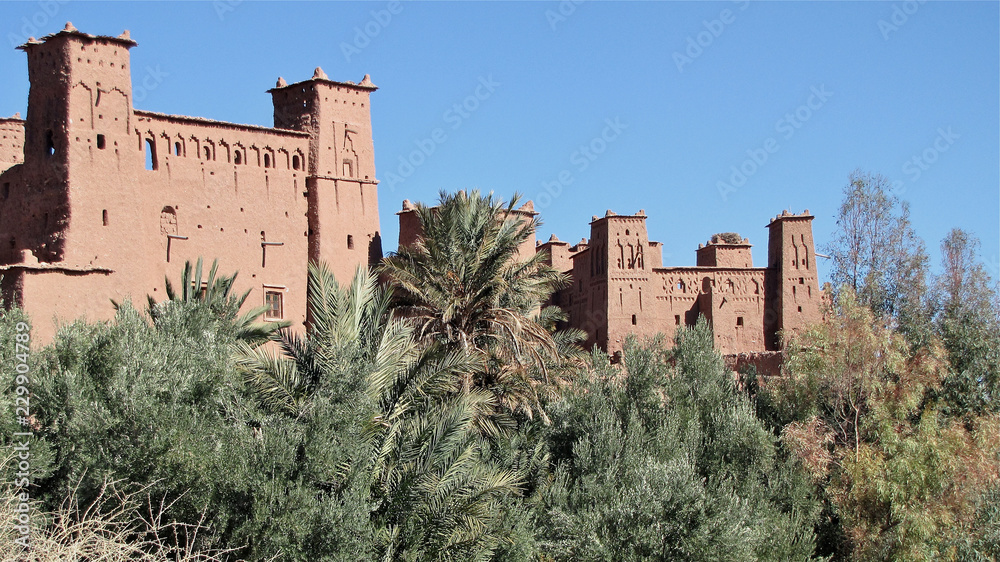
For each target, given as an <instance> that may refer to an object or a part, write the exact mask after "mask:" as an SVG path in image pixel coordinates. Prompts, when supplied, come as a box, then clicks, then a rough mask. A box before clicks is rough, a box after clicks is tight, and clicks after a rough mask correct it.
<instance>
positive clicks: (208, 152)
mask: <svg viewBox="0 0 1000 562" xmlns="http://www.w3.org/2000/svg"><path fill="white" fill-rule="evenodd" d="M211 159H212V149H211V148H209V147H207V146H206V147H205V160H211Z"/></svg>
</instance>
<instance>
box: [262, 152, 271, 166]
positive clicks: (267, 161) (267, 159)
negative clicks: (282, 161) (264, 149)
mask: <svg viewBox="0 0 1000 562" xmlns="http://www.w3.org/2000/svg"><path fill="white" fill-rule="evenodd" d="M264 167H265V168H270V167H271V155H270V154H265V155H264Z"/></svg>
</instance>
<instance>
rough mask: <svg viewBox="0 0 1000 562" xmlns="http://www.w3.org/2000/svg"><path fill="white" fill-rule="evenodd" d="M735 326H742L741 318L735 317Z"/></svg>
mask: <svg viewBox="0 0 1000 562" xmlns="http://www.w3.org/2000/svg"><path fill="white" fill-rule="evenodd" d="M736 325H737V326H742V325H743V317H742V316H737V317H736Z"/></svg>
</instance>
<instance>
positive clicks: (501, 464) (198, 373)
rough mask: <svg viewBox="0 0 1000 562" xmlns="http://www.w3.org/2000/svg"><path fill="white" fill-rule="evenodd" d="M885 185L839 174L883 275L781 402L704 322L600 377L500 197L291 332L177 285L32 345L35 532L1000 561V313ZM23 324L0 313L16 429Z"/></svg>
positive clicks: (436, 221) (800, 370)
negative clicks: (565, 326) (162, 297)
mask: <svg viewBox="0 0 1000 562" xmlns="http://www.w3.org/2000/svg"><path fill="white" fill-rule="evenodd" d="M876 179H877V178H876ZM880 185H881V184H880V183H879V181H872V177H869V176H857V177H854V178H852V184H851V186H849V189H848V190H847V192H846V193H845V195H846V197H847V199H848V201H847V202H846V203H845V207H844V210H845V213H847V214H846V215H845V217H846V216H849V215H850V216H853V215H851V213H854V214H857V213H856V212H855V211H857V210H859V209H860V210H866V211H865V213H868V214H867V215H864V213H862V215H861V216H876V217H881V218H882V219H885V221H884V222H885V225H888V226H886V228H887V229H888V230H887V232H893V233H895V234H894V235H893V237H890V241H889V246H887V247H885V248H883V247H882V246H879V248H882V249H875V250H873V249H872V247H869V246H865V244H870V243H871V242H872V241H873V240H874V238H867V239H865V238H864V236H866V234H865V233H856V232H852V231H851V229H850V227H849V225H850V224H855V225H863V224H865V223H864V221H860V220H858V217H854V218H853V219H852V221H853V222H851V221H845V222H842V224H841V226H842V231H841V234H842V235H843V238H842V240H855V241H857V240H858V236H860V237H861V239H862V240H867V242H864V241H862V242H859V244H861V246H858V247H861V248H865V249H864V252H873V251H874V252H875V253H876V254H879V256H878V257H884V256H882V255H881V252H883V251H889V252H890V254H887V255H889V256H890V257H891V259H883V260H881V261H878V260H876V261H872V260H867V259H866V258H864V257H862V256H861V254H860V253H857V252H855V253H854V254H852V253H851V252H844V253H843V254H841V255H842V256H846V257H847V258H850V256H852V255H854V256H855V258H857V259H859V260H861V262H863V263H857V264H853V265H851V264H852V262H851V261H850V259H847V260H846V261H843V260H842V261H841V262H838V264H839V265H836V264H835V268H840V267H842V266H846V265H851V266H852V267H854V266H857V267H858V268H859V269H857V270H856V271H854V272H853V273H851V274H850V276H849V278H850V279H851V282H850V283H848V284H845V285H842V286H840V287H839V288H838V289H837V291H836V295H835V297H834V298H833V299H832V301H831V310H829V311H828V312H829V313H828V315H827V316H828V318H829V321H828V322H826V323H825V324H823V325H820V326H815V327H813V328H812V329H810V330H808V331H807V332H805V333H803V334H800V335H799V336H798V337H796V338H794V339H791V340H790V341H788V342H787V361H786V363H785V371H786V372H785V373H783V374H782V376H780V377H772V378H769V379H766V380H765V379H762V378H758V377H757V376H756V375H755V374H753V373H743V374H742V376H740V377H736V376H734V373H732V372H730V371H728V370H727V369H726V368H725V367H724V362H723V360H722V358H721V357H720V356H719V355H718V353H717V352H716V351H715V350H714V349H713V346H712V339H713V338H712V332H711V327H710V326H709V325H708V324H707V323H705V322H704V321H703V320H701V321H699V322H698V324H697V325H696V326H694V327H692V328H685V329H682V330H680V331H679V332H678V334H677V336H676V338H675V340H674V341H672V342H670V341H664V340H663V339H662V338H661V339H653V340H650V341H644V342H638V341H636V340H634V339H631V340H629V341H628V342H627V344H626V347H625V351H624V354H623V355H622V356H621V361H620V362H618V363H615V364H611V363H610V362H609V359H608V357H607V356H606V355H605V354H602V353H600V352H599V351H598V350H595V351H594V352H593V353H592V354H591V356H590V357H589V359H587V358H586V356H585V355H583V354H582V350H579V349H576V348H575V347H574V342H575V341H576V340H577V338H578V334H575V333H572V332H570V333H565V332H557V331H555V323H556V320H557V319H558V318H560V313H559V311H558V310H555V309H552V308H549V307H546V306H545V303H546V301H547V299H548V297H549V295H550V294H551V291H552V290H554V289H555V288H556V287H558V286H559V285H560V283H561V282H563V280H561V278H560V276H559V275H556V274H555V273H554V272H553V271H551V270H550V269H548V268H547V267H546V266H545V265H544V263H543V262H542V261H541V260H540V259H539V258H533V259H532V260H529V261H528V262H527V263H525V262H520V263H518V262H516V261H515V260H514V257H515V256H516V253H517V248H518V247H519V246H520V244H521V243H522V242H523V241H524V239H525V237H526V236H527V235H528V234H530V232H531V229H532V228H534V227H535V225H536V221H534V219H530V220H528V219H526V218H525V215H517V214H516V213H513V203H509V204H505V203H502V202H500V201H498V200H495V199H494V198H493V197H492V196H491V195H486V196H484V195H480V194H478V193H475V192H473V193H472V194H468V195H467V194H464V193H460V194H458V195H455V196H447V195H443V196H442V199H441V202H440V205H439V206H438V207H436V208H426V207H420V208H419V210H418V212H419V216H420V220H421V221H422V224H423V226H424V232H425V233H426V236H425V238H424V240H423V241H422V242H421V243H420V244H418V245H417V247H415V248H413V249H411V250H404V251H401V252H400V253H399V254H397V255H395V256H392V257H390V258H388V259H387V260H386V264H385V267H384V268H383V270H382V271H381V272H379V273H378V274H376V273H369V272H367V271H365V270H359V272H358V273H357V274H356V275H355V277H354V279H353V280H351V282H350V283H343V284H341V283H338V282H337V281H336V280H335V279H334V278H333V276H332V274H331V273H330V272H329V270H327V269H326V268H325V267H323V266H322V265H313V266H311V267H310V270H309V276H310V277H309V305H310V315H311V323H310V326H309V328H308V329H307V331H306V332H305V333H295V332H291V331H287V330H278V328H279V326H277V325H274V324H271V325H266V324H260V323H257V322H256V317H257V316H258V315H259V314H260V312H261V310H260V309H254V310H251V311H249V312H244V313H243V314H240V312H239V311H240V309H241V306H242V304H243V302H244V300H245V298H246V295H245V294H243V295H236V294H234V293H232V289H233V286H234V281H235V275H231V276H226V275H219V274H218V272H217V268H216V267H215V266H213V267H212V268H211V269H210V271H209V272H208V280H207V282H206V283H204V284H203V283H202V267H201V265H200V262H199V264H197V265H194V266H192V265H190V264H189V265H188V267H186V268H185V271H184V274H183V276H182V279H181V283H180V285H179V286H177V289H176V290H175V288H174V287H173V286H172V287H171V288H170V290H169V291H168V296H169V298H168V299H167V300H166V301H165V302H162V303H153V302H150V304H149V306H148V307H147V309H146V310H144V311H140V310H137V309H135V308H134V307H133V306H132V305H131V304H130V303H127V302H126V303H122V304H121V305H120V306H119V307H118V313H117V315H116V317H115V319H114V320H113V321H111V322H107V323H100V324H86V323H83V322H76V323H73V324H70V325H67V326H64V327H63V328H62V329H61V330H60V332H59V334H58V335H57V337H56V339H55V341H54V342H53V343H52V344H51V345H49V346H47V347H45V348H39V347H38V346H33V349H32V354H31V359H30V370H31V381H30V388H31V392H32V396H31V400H32V403H31V404H32V411H33V416H32V417H31V418H30V419H29V420H27V423H28V425H29V426H30V427H31V429H32V430H33V431H34V433H35V435H36V438H35V439H34V440H33V442H32V447H31V455H32V478H33V487H32V489H31V493H32V497H33V501H34V504H33V508H34V509H35V510H36V514H37V517H36V518H35V523H36V525H39V526H40V527H44V529H40V531H39V534H38V536H40V537H52V536H56V535H57V534H58V533H57V532H56V531H58V530H59V529H64V528H69V527H72V525H74V524H75V523H80V524H81V525H82V524H84V523H85V524H86V525H87V526H89V527H88V528H93V529H98V532H97V535H99V534H100V533H101V532H103V531H100V530H101V529H113V533H111V536H105V537H104V539H102V540H103V541H104V544H105V545H106V546H107V548H112V549H113V548H116V547H115V545H121V544H125V543H127V544H131V545H133V546H134V548H138V549H140V550H143V549H144V550H145V551H146V553H147V555H148V556H146V557H145V558H143V559H148V560H160V559H164V560H165V559H174V558H181V557H183V556H188V555H189V554H190V553H191V552H197V551H202V552H207V550H212V551H213V556H215V558H218V559H224V560H233V561H235V560H240V559H243V560H291V561H303V562H304V561H326V560H386V561H390V560H414V561H415V560H498V561H499V560H504V561H507V560H512V561H521V560H523V561H529V560H552V561H554V560H566V561H570V560H572V561H576V560H748V561H749V560H807V559H808V560H811V559H835V560H847V559H857V560H938V559H944V560H974V561H979V560H982V561H985V560H991V559H996V558H997V556H1000V508H998V505H1000V477H998V472H1000V414H998V410H1000V408H998V403H997V391H998V386H997V385H998V384H1000V383H998V378H1000V377H998V373H1000V368H998V365H1000V355H998V354H1000V351H998V350H1000V320H998V318H1000V315H998V311H1000V306H998V303H997V294H996V290H995V289H994V288H993V286H991V281H990V279H989V277H988V276H987V275H986V273H985V271H984V270H983V267H982V265H981V263H980V262H979V260H978V256H977V255H976V242H975V240H974V238H972V237H970V236H969V235H968V234H966V233H964V232H962V231H957V230H956V231H954V232H952V233H951V234H950V235H949V237H948V238H947V239H946V241H945V242H944V244H943V249H944V252H943V253H944V255H945V263H944V267H943V273H942V274H941V275H939V276H933V275H931V274H930V273H929V271H928V270H927V268H926V263H925V262H926V259H925V258H924V257H922V256H923V254H922V246H921V243H920V242H919V239H916V238H915V235H914V234H913V233H912V231H910V230H909V229H908V224H907V222H906V220H905V207H903V208H902V212H899V207H898V206H897V205H898V203H897V202H895V201H894V200H893V199H892V198H891V197H890V196H889V195H888V194H885V193H882V194H881V195H880V194H879V193H878V190H879V189H884V185H883V186H881V187H879V186H880ZM865 198H872V199H873V200H872V201H868V200H866V199H865ZM852 209H853V211H852ZM873 209H874V210H876V211H878V212H875V214H872V213H873V212H874V211H873ZM879 213H881V214H879ZM886 213H887V214H886ZM894 213H895V214H894ZM885 217H889V218H888V219H886V218H885ZM882 219H880V220H882ZM885 225H883V226H885ZM869 234H870V233H869ZM883 242H884V241H879V242H878V243H879V244H882V243H883ZM894 244H895V245H894ZM899 245H902V246H903V247H900V246H899ZM886 248H887V249H886ZM862 253H863V252H862ZM838 271H839V273H838V275H847V270H842V271H841V270H838ZM376 275H382V276H383V278H384V279H385V280H387V281H389V282H388V283H386V284H380V283H379V282H377V280H376ZM845 279H848V277H845ZM911 281H914V282H912V283H911ZM198 287H204V290H196V289H197V288H198ZM855 287H856V288H857V290H855ZM22 321H24V322H30V319H28V318H26V317H25V316H24V314H23V313H22V312H21V311H19V310H17V309H16V308H14V309H11V310H8V311H5V312H3V313H2V317H0V346H2V347H0V360H2V361H3V363H2V374H3V380H4V383H3V385H2V386H3V388H4V390H5V392H4V393H3V394H2V395H0V408H3V409H4V410H5V411H8V412H11V411H13V408H14V403H13V397H14V393H13V390H12V389H13V384H14V383H13V380H14V378H13V372H12V365H14V361H13V357H12V355H13V353H14V350H15V347H14V339H15V335H16V333H17V332H18V330H17V329H16V326H17V323H18V322H22ZM14 421H15V420H14V418H13V417H12V416H9V415H8V416H3V417H2V418H0V430H2V431H3V432H4V437H3V438H2V439H4V441H3V443H4V444H7V443H8V441H6V440H7V439H9V437H8V436H10V435H12V434H13V433H14V432H15V431H19V430H21V429H23V428H22V427H21V426H18V425H15V424H14ZM10 476H11V475H10V474H9V473H5V474H4V475H3V479H2V480H0V489H3V490H4V491H5V493H9V491H10V490H12V489H13V485H12V484H11V480H10ZM109 490H123V491H125V492H126V494H125V495H118V494H109V493H108V491H109ZM129 493H130V495H129ZM67 498H72V499H71V500H70V503H72V504H73V505H79V506H88V505H99V506H101V510H104V509H110V511H111V512H112V513H116V514H118V515H116V516H115V517H114V518H112V519H109V520H108V521H104V522H102V521H100V520H99V519H95V513H98V511H95V510H96V509H97V508H95V510H91V511H90V512H89V513H88V512H87V511H86V508H84V509H82V510H75V511H74V510H67V509H65V505H63V504H64V502H66V501H67ZM125 498H128V499H127V500H126V499H125ZM116 501H119V502H121V505H119V506H117V507H116V506H115V505H114V503H115V502H116ZM8 503H9V502H8ZM0 505H8V504H4V503H2V502H0ZM42 513H50V514H54V515H51V516H44V517H43V516H42V515H41V514H42ZM122 514H129V515H127V516H126V517H124V519H123V515H122ZM157 514H159V515H158V516H157ZM47 517H48V518H47ZM140 519H146V521H141V520H140ZM150 519H157V521H149V520H150ZM164 522H167V523H168V524H167V525H166V526H164V525H163V523H164ZM81 528H82V527H81ZM153 533H158V534H156V536H153ZM162 534H167V535H172V536H168V537H166V539H167V540H165V541H164V540H163V539H164V537H163V536H161V535H162ZM71 535H72V534H71ZM81 536H82V535H81ZM88 536H96V535H95V534H94V533H91V535H88ZM0 537H2V540H5V541H8V540H9V537H10V535H9V534H8V535H0ZM72 539H73V536H68V542H69V543H72ZM123 541H125V542H124V543H123ZM57 542H58V541H57ZM64 542H66V541H64ZM60 544H61V543H60ZM170 544H179V545H186V546H190V547H191V548H183V549H180V550H176V551H172V550H171V549H170V547H169V546H168V547H164V546H163V545H170ZM136 545H138V546H136ZM7 546H8V545H7V544H3V545H2V547H0V550H4V549H7ZM206 549H207V550H206ZM7 550H9V549H7ZM181 550H183V552H181ZM220 551H221V552H220ZM215 558H213V559H215Z"/></svg>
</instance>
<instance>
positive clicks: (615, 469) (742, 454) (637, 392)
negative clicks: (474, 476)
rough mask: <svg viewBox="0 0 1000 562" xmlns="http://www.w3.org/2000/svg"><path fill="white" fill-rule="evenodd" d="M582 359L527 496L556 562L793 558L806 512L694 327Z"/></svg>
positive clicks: (806, 554) (807, 521) (761, 429)
mask: <svg viewBox="0 0 1000 562" xmlns="http://www.w3.org/2000/svg"><path fill="white" fill-rule="evenodd" d="M624 358H625V359H624V363H625V365H627V367H619V366H611V365H608V363H607V360H606V359H605V358H601V357H599V356H595V363H596V367H597V368H596V371H595V372H594V373H593V378H592V379H590V380H589V381H588V382H586V383H584V384H581V385H580V386H578V387H576V388H575V389H574V391H573V392H572V393H569V394H567V396H566V397H565V398H564V399H562V400H560V401H558V402H556V403H554V404H553V405H552V414H551V415H552V418H553V428H552V431H551V437H550V438H549V445H550V447H551V450H552V459H553V461H554V464H555V466H554V470H553V472H552V475H551V477H550V479H551V482H550V483H548V484H547V485H546V486H543V487H542V488H541V489H540V490H539V493H538V495H539V500H538V501H539V504H540V510H539V513H538V519H537V521H538V525H540V526H541V529H540V532H541V543H542V545H543V548H542V551H543V552H545V553H546V554H547V555H548V556H551V557H553V558H555V559H557V560H651V559H655V560H806V559H809V558H810V557H811V555H812V552H813V550H814V537H813V530H812V522H813V521H814V520H815V518H816V516H817V515H818V512H819V503H818V502H817V501H815V500H814V499H813V498H812V490H811V486H810V484H809V482H808V480H807V479H806V478H805V477H804V475H803V474H802V473H801V472H800V471H798V470H796V468H795V466H794V463H791V462H789V461H788V460H787V459H786V458H783V455H782V454H781V453H780V451H779V450H778V444H777V442H776V439H775V438H774V436H773V435H772V434H771V433H770V432H769V431H768V430H767V428H766V426H765V425H764V424H763V423H762V422H761V421H760V420H758V419H757V418H756V416H755V415H754V411H753V407H752V405H751V404H750V401H749V399H748V398H747V397H746V396H745V395H743V394H741V393H740V392H738V391H737V389H736V386H735V384H734V379H733V376H732V374H731V373H730V372H729V371H727V370H726V369H725V368H724V366H723V363H722V358H721V357H720V356H719V355H718V354H717V353H716V352H714V351H713V349H712V335H711V331H710V329H709V327H708V325H707V324H706V323H705V322H704V321H701V322H699V323H698V325H697V326H696V327H695V328H693V329H690V330H684V331H682V332H681V333H680V335H679V336H678V338H677V341H676V342H675V346H674V349H673V350H672V351H667V350H666V349H665V346H664V345H663V343H662V342H660V341H656V342H650V343H648V344H647V345H643V346H640V345H638V344H637V343H636V342H635V341H634V340H633V341H630V342H629V343H628V345H627V346H626V350H625V354H624Z"/></svg>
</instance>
